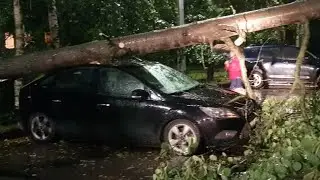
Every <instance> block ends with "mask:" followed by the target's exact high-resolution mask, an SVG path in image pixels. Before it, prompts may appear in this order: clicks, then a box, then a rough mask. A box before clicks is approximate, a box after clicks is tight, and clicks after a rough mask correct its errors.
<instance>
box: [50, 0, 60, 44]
mask: <svg viewBox="0 0 320 180" xmlns="http://www.w3.org/2000/svg"><path fill="white" fill-rule="evenodd" d="M48 22H49V28H50V32H51V37H52V40H53V47H54V48H59V47H60V38H59V22H58V15H57V6H56V0H51V1H49V5H48Z"/></svg>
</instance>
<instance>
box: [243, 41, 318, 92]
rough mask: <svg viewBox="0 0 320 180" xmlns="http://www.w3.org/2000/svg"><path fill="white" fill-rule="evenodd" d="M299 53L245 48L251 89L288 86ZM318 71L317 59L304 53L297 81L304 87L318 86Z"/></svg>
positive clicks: (291, 49) (282, 48)
mask: <svg viewBox="0 0 320 180" xmlns="http://www.w3.org/2000/svg"><path fill="white" fill-rule="evenodd" d="M299 50H300V49H299V48H298V47H295V46H288V45H265V46H248V47H246V48H245V49H244V54H245V57H246V66H247V69H248V73H249V74H248V75H249V79H250V81H251V85H252V87H253V88H256V89H259V88H262V87H264V86H265V85H269V86H275V85H281V86H283V85H284V86H287V85H292V83H293V81H294V72H295V69H296V60H297V57H298V54H299ZM319 68H320V61H319V58H318V57H316V56H315V55H313V54H312V53H310V52H307V53H306V56H305V59H304V61H303V64H302V67H301V73H300V79H301V80H302V81H303V82H304V83H305V84H306V86H308V87H318V85H320V83H319V80H320V79H319V72H320V71H319V70H320V69H319Z"/></svg>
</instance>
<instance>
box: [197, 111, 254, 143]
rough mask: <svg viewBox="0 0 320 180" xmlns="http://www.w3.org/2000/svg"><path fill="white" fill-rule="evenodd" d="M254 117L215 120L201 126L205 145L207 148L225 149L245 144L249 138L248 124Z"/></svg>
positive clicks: (249, 127)
mask: <svg viewBox="0 0 320 180" xmlns="http://www.w3.org/2000/svg"><path fill="white" fill-rule="evenodd" d="M255 118H256V116H254V115H251V116H250V117H249V118H248V119H247V120H245V119H226V120H215V121H212V123H211V124H210V125H209V124H207V125H205V126H203V128H202V130H203V131H204V134H205V136H204V140H205V145H206V147H208V148H211V147H214V148H225V147H230V146H235V145H239V144H243V143H246V142H247V141H248V140H249V138H250V136H249V135H250V129H251V126H250V123H249V122H253V121H254V119H255Z"/></svg>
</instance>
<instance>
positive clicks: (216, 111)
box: [200, 107, 239, 118]
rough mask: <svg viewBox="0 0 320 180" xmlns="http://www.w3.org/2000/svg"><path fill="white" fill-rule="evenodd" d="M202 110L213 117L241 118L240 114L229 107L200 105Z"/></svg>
mask: <svg viewBox="0 0 320 180" xmlns="http://www.w3.org/2000/svg"><path fill="white" fill-rule="evenodd" d="M200 110H201V111H202V112H204V113H206V114H207V115H208V116H210V117H212V118H239V115H238V114H236V113H235V112H233V111H231V110H229V109H227V108H212V107H200Z"/></svg>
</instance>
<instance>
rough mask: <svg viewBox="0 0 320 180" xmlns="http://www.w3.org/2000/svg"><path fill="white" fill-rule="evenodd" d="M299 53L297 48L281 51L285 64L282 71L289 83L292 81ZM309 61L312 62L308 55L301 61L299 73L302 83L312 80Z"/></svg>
mask: <svg viewBox="0 0 320 180" xmlns="http://www.w3.org/2000/svg"><path fill="white" fill-rule="evenodd" d="M299 51H300V49H299V48H297V47H284V48H283V51H282V54H283V60H284V61H285V62H286V66H285V67H284V70H285V72H287V73H286V75H287V78H288V80H290V81H291V82H293V81H294V73H295V70H296V62H297V58H298V55H299ZM310 61H312V58H311V59H309V56H308V54H306V58H305V59H304V60H303V63H302V65H301V71H300V79H301V80H302V81H306V82H308V81H310V80H311V79H312V78H313V74H314V72H313V70H314V67H313V65H312V63H311V62H310Z"/></svg>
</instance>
